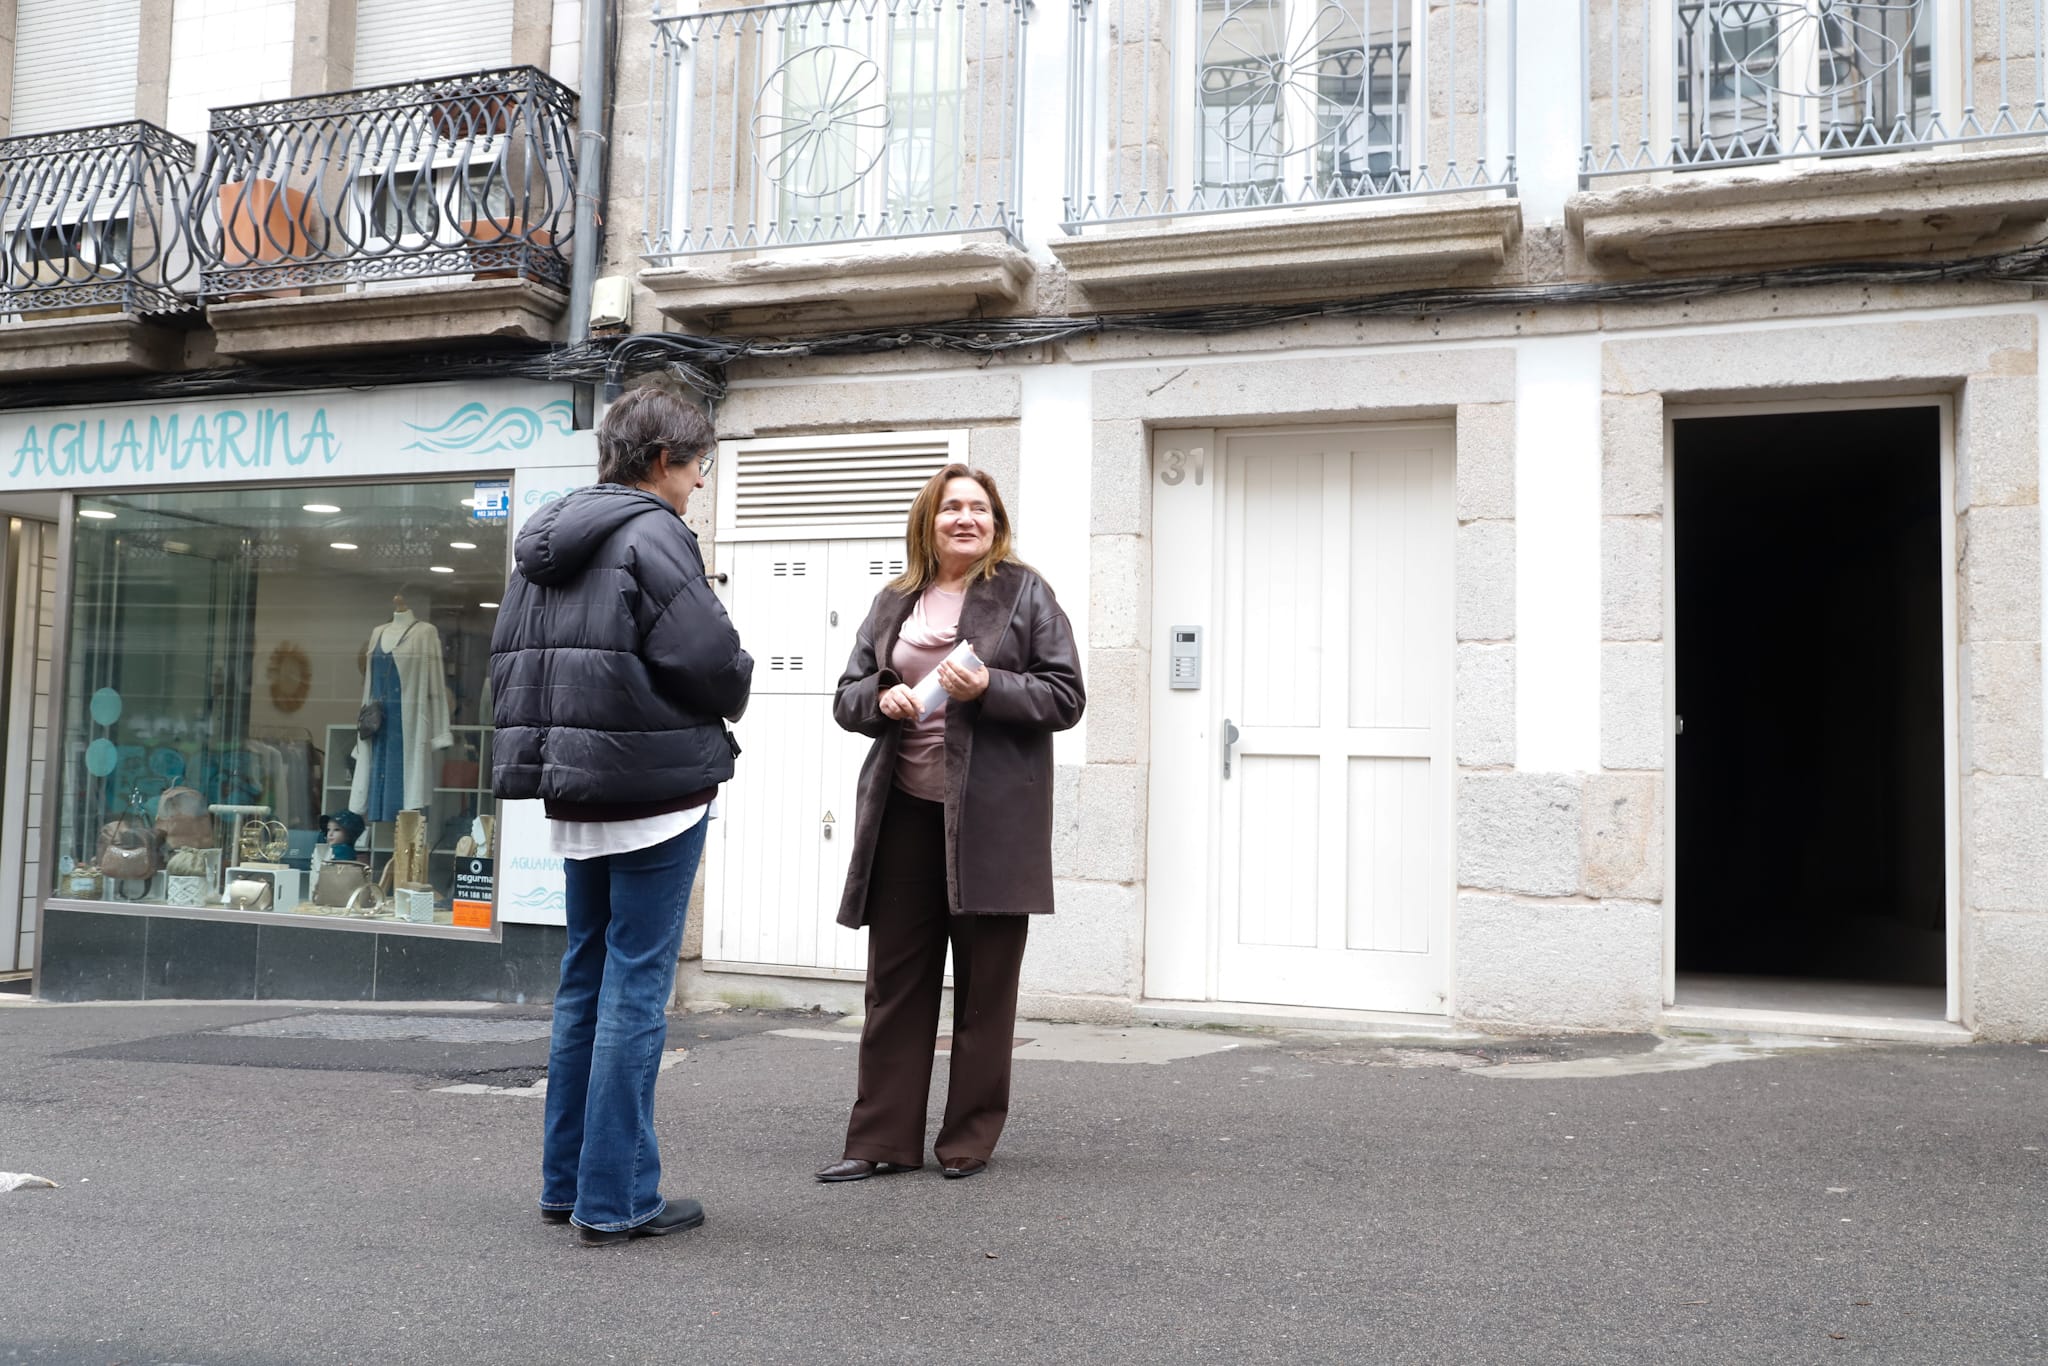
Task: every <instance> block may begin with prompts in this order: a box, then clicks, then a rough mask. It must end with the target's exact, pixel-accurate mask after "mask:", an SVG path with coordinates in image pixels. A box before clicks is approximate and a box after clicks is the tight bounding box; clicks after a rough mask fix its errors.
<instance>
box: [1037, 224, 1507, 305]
mask: <svg viewBox="0 0 2048 1366" xmlns="http://www.w3.org/2000/svg"><path fill="white" fill-rule="evenodd" d="M1347 207H1348V206H1347ZM1521 231H1522V209H1521V205H1520V204H1518V203H1517V202H1515V201H1514V200H1511V199H1499V198H1492V197H1489V198H1487V199H1483V200H1479V201H1476V202H1474V201H1470V200H1464V201H1457V200H1451V199H1446V198H1429V199H1408V200H1401V201H1398V203H1397V204H1392V205H1389V204H1376V205H1370V206H1361V207H1359V208H1358V209H1357V210H1356V211H1329V210H1323V209H1317V210H1313V211H1311V210H1306V209H1304V210H1302V211H1300V212H1298V213H1296V212H1286V213H1282V214H1278V215H1275V216H1271V217H1267V216H1264V215H1262V216H1261V220H1247V219H1245V218H1243V217H1240V216H1238V215H1233V214H1217V215H1214V216H1212V217H1206V218H1190V219H1181V220H1168V221H1166V222H1164V223H1160V224H1150V223H1132V224H1129V225H1123V226H1118V227H1115V228H1111V229H1109V230H1106V231H1095V230H1091V231H1089V232H1087V233H1085V234H1082V235H1079V236H1073V237H1067V238H1064V239H1056V240H1055V241H1054V242H1053V243H1052V252H1053V255H1054V256H1056V257H1058V258H1059V260H1060V263H1061V264H1062V265H1063V266H1065V267H1066V270H1067V276H1068V279H1069V280H1070V281H1071V283H1072V284H1074V285H1075V286H1077V287H1078V288H1079V289H1080V290H1081V291H1082V293H1083V295H1084V296H1085V300H1086V307H1087V309H1088V310H1089V311H1098V310H1099V311H1115V310H1119V309H1123V310H1128V309H1136V308H1145V309H1154V308H1187V307H1193V306H1196V305H1199V304H1213V303H1217V302H1221V301H1228V302H1231V303H1290V302H1295V301H1298V300H1305V299H1327V298H1331V297H1333V296H1337V295H1342V294H1345V293H1364V292H1369V291H1373V290H1379V289H1389V288H1415V287H1419V286H1423V285H1432V284H1450V283H1472V282H1475V281H1477V280H1480V279H1485V278H1487V277H1490V276H1491V275H1493V274H1494V273H1495V272H1497V271H1499V270H1500V269H1501V267H1502V266H1503V265H1505V264H1506V262H1507V259H1508V253H1509V251H1510V250H1511V249H1512V248H1513V246H1514V244H1515V242H1516V240H1517V239H1518V238H1519V237H1520V236H1521Z"/></svg>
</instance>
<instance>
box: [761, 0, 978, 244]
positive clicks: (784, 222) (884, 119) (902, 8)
mask: <svg viewBox="0 0 2048 1366" xmlns="http://www.w3.org/2000/svg"><path fill="white" fill-rule="evenodd" d="M852 20H853V15H852V14H850V13H849V12H847V11H845V10H843V9H841V8H840V7H838V6H833V5H820V6H798V7H793V8H791V9H790V10H788V11H787V12H786V13H785V15H784V16H783V17H782V19H781V21H780V22H779V23H777V24H776V25H775V26H774V27H773V29H772V30H771V34H770V36H771V38H772V42H771V43H770V44H767V45H765V46H767V47H768V49H769V50H770V51H771V52H773V53H774V54H776V55H777V57H778V60H776V62H775V64H774V66H773V68H772V69H771V70H770V71H769V74H768V76H767V78H766V79H765V80H764V81H763V82H762V84H761V88H760V93H759V95H758V97H757V102H756V109H755V113H754V116H753V119H752V127H751V129H750V131H751V134H752V138H753V141H754V144H755V148H754V151H755V156H756V158H757V162H758V165H759V167H760V174H761V181H760V185H759V190H758V192H759V193H760V194H761V196H762V198H763V199H764V201H765V202H764V205H763V209H764V216H765V217H766V218H767V219H768V220H769V221H771V222H773V223H775V224H776V225H777V232H778V235H779V236H781V237H783V238H784V239H786V240H793V241H803V240H808V239H813V238H834V237H840V236H844V235H847V234H848V233H849V232H852V233H855V234H862V233H864V232H885V233H887V232H902V233H910V232H920V231H939V230H943V229H944V228H946V227H947V226H949V224H948V221H947V220H948V217H949V210H950V209H951V208H952V207H953V206H955V205H957V204H959V202H960V179H961V163H962V138H961V135H960V134H961V118H962V116H963V107H964V80H963V64H962V60H961V50H962V28H963V24H964V18H963V11H962V9H961V8H960V7H959V6H958V5H957V4H949V3H947V0H907V2H906V3H904V4H902V5H898V6H890V7H888V8H886V9H884V10H881V11H879V12H877V13H876V14H874V15H871V16H870V15H866V14H863V15H861V16H860V22H858V23H855V22H852ZM852 225H862V226H858V227H856V226H852Z"/></svg>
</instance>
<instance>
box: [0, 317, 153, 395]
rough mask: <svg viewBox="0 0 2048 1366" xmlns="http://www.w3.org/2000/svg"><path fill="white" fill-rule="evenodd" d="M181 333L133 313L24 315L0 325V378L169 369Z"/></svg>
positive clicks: (137, 372) (113, 373)
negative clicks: (73, 315) (54, 315)
mask: <svg viewBox="0 0 2048 1366" xmlns="http://www.w3.org/2000/svg"><path fill="white" fill-rule="evenodd" d="M184 357H185V333H184V332H183V331H182V330H180V329H178V328H176V327H170V326H166V325H164V324H163V323H162V322H160V321H157V320H155V319H152V318H148V317H144V316H142V315H140V314H135V313H111V312H110V313H86V314H85V315H84V316H81V317H71V318H57V317H46V316H38V315H36V314H29V315H27V316H26V317H24V318H22V319H21V320H20V321H18V322H11V323H7V324H5V325H0V380H5V381H12V380H22V379H37V378H41V377H44V376H49V375H59V374H61V375H64V376H65V377H67V378H68V377H71V376H74V375H121V374H145V373H150V372H154V371H159V370H175V369H177V368H179V366H181V365H182V364H183V363H184Z"/></svg>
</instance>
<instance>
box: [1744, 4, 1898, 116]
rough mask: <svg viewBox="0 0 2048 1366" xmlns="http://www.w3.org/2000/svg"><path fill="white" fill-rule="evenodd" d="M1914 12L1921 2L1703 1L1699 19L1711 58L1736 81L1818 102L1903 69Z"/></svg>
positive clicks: (1844, 93) (1846, 92) (1843, 93)
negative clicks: (1711, 41)
mask: <svg viewBox="0 0 2048 1366" xmlns="http://www.w3.org/2000/svg"><path fill="white" fill-rule="evenodd" d="M1921 10H1922V0H1708V4H1707V14H1706V20H1707V26H1708V29H1709V31H1710V32H1712V34H1713V36H1714V44H1715V49H1716V51H1717V52H1718V53H1719V54H1720V55H1721V56H1722V58H1723V59H1724V60H1725V61H1726V62H1727V63H1728V64H1729V65H1730V66H1732V67H1733V68H1734V69H1735V70H1736V71H1737V72H1739V73H1740V76H1741V79H1742V80H1743V81H1744V82H1746V83H1748V84H1749V85H1751V86H1754V87H1756V88H1757V89H1759V90H1766V91H1771V92H1774V93H1776V94H1780V95H1790V96H1794V97H1796V98H1799V99H1823V98H1827V97H1830V96H1836V95H1846V94H1848V93H1850V92H1851V91H1853V90H1856V89H1857V88H1859V87H1861V86H1865V85H1868V84H1869V83H1870V82H1872V81H1875V80H1877V79H1878V78H1879V77H1881V76H1885V75H1888V74H1889V73H1890V72H1892V71H1893V70H1894V69H1896V68H1897V67H1898V66H1899V64H1900V63H1901V62H1904V61H1905V60H1906V58H1907V57H1908V55H1909V54H1910V53H1911V52H1912V50H1913V35H1914V32H1915V30H1916V29H1917V28H1918V27H1919V24H1920V15H1921ZM1808 54H1812V60H1808Z"/></svg>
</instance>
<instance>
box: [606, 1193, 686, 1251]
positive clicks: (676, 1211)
mask: <svg viewBox="0 0 2048 1366" xmlns="http://www.w3.org/2000/svg"><path fill="white" fill-rule="evenodd" d="M703 1222H704V1207H703V1206H702V1205H700V1204H698V1203H697V1202H696V1201H695V1200H671V1201H669V1202H668V1208H667V1209H664V1210H663V1211H662V1212H661V1213H659V1214H657V1215H655V1216H654V1217H653V1218H652V1219H649V1220H648V1221H647V1222H646V1223H644V1224H635V1225H633V1227H631V1228H614V1229H601V1228H578V1229H577V1230H576V1232H577V1235H578V1236H579V1237H580V1238H581V1239H582V1241H583V1245H584V1246H585V1247H610V1246H612V1245H613V1244H614V1243H623V1242H625V1241H626V1240H627V1239H629V1238H660V1237H664V1236H666V1235H667V1234H671V1233H681V1232H682V1231H683V1230H684V1229H687V1228H695V1227H697V1226H698V1225H699V1224H701V1223H703Z"/></svg>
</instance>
